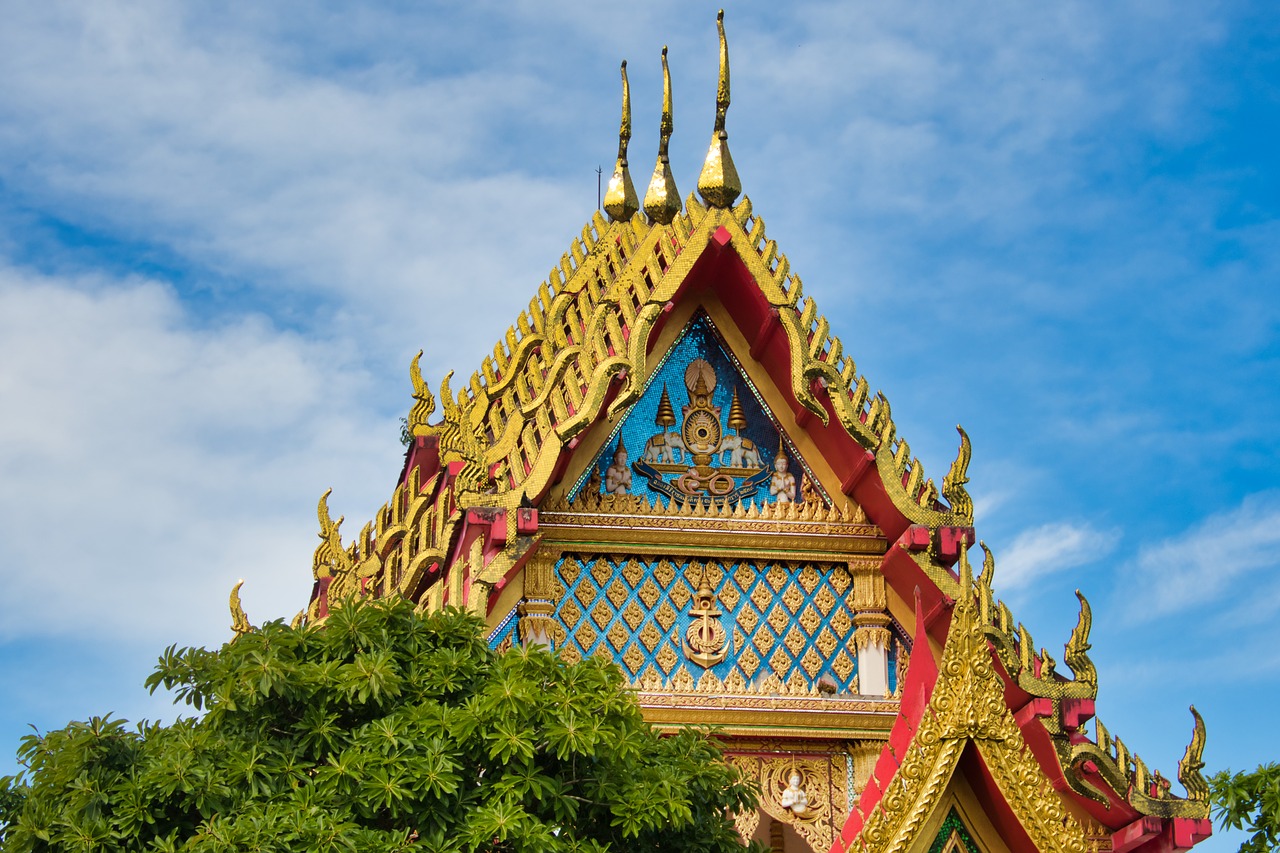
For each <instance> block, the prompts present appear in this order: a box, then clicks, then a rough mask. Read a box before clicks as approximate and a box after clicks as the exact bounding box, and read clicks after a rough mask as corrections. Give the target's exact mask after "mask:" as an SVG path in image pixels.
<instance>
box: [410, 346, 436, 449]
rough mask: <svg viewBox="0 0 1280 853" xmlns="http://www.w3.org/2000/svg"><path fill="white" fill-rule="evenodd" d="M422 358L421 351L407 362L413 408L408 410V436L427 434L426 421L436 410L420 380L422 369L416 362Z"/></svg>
mask: <svg viewBox="0 0 1280 853" xmlns="http://www.w3.org/2000/svg"><path fill="white" fill-rule="evenodd" d="M421 358H422V350H418V354H417V355H415V356H414V357H413V361H411V362H409V381H410V382H412V383H413V408H412V409H410V410H409V419H408V420H409V435H424V434H426V432H427V420H428V419H429V418H430V417H431V415H432V413H433V412H435V410H436V399H435V397H433V396H431V390H430V389H429V388H427V383H426V382H424V381H423V380H422V368H421V367H419V366H418V360H419V359H421Z"/></svg>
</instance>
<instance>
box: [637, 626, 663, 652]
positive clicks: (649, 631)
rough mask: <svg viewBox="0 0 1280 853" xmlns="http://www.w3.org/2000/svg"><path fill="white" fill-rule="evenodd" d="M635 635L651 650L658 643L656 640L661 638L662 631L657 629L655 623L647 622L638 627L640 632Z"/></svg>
mask: <svg viewBox="0 0 1280 853" xmlns="http://www.w3.org/2000/svg"><path fill="white" fill-rule="evenodd" d="M637 636H638V637H639V639H640V642H641V643H643V644H644V647H645V649H647V650H648V651H650V652H652V651H653V650H654V648H655V647H656V646H657V645H658V641H659V640H661V639H662V632H661V631H659V630H658V627H657V626H656V625H654V624H653V623H652V622H649V623H647V624H645V626H644V627H643V628H641V629H640V633H639V634H638V635H637Z"/></svg>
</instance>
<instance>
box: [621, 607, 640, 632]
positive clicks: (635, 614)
mask: <svg viewBox="0 0 1280 853" xmlns="http://www.w3.org/2000/svg"><path fill="white" fill-rule="evenodd" d="M622 618H623V619H624V620H626V623H627V625H629V626H630V627H631V630H632V631H634V630H635V629H637V628H639V627H640V623H641V622H643V621H644V609H643V608H642V607H641V606H640V605H639V604H637V603H636V602H634V601H633V602H631V603H630V604H628V605H627V607H626V609H625V610H623V611H622Z"/></svg>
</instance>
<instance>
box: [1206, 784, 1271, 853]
mask: <svg viewBox="0 0 1280 853" xmlns="http://www.w3.org/2000/svg"><path fill="white" fill-rule="evenodd" d="M1209 797H1210V799H1211V800H1212V801H1213V811H1214V815H1215V817H1217V818H1218V823H1219V825H1221V826H1223V827H1224V828H1227V829H1240V830H1244V831H1245V832H1252V833H1253V835H1252V836H1251V837H1250V838H1249V839H1248V840H1247V841H1245V843H1244V844H1241V845H1240V853H1269V851H1272V850H1280V764H1262V765H1259V766H1258V769H1257V770H1254V771H1253V772H1252V773H1232V772H1231V771H1230V770H1223V771H1220V772H1218V773H1215V774H1213V776H1211V777H1210V778H1209Z"/></svg>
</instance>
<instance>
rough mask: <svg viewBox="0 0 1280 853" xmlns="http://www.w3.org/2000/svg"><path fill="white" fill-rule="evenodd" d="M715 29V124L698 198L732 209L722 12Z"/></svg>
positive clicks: (735, 187) (736, 186) (736, 192)
mask: <svg viewBox="0 0 1280 853" xmlns="http://www.w3.org/2000/svg"><path fill="white" fill-rule="evenodd" d="M716 29H717V30H718V31H719V33H720V82H719V85H718V86H717V87H716V124H715V128H714V129H713V130H712V131H711V145H710V147H709V148H707V159H706V160H705V161H703V164H702V174H700V175H699V176H698V194H699V195H701V196H702V199H703V201H705V202H706V203H707V204H709V205H710V206H712V207H721V208H728V207H733V203H734V201H736V200H737V198H738V196H740V195H742V181H741V180H739V178H738V170H737V169H736V168H734V165H733V157H732V156H731V155H730V154H729V134H728V132H727V131H726V130H725V115H726V114H727V113H728V112H729V46H728V43H727V42H726V41H725V37H724V9H721V10H720V13H719V14H718V15H716Z"/></svg>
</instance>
